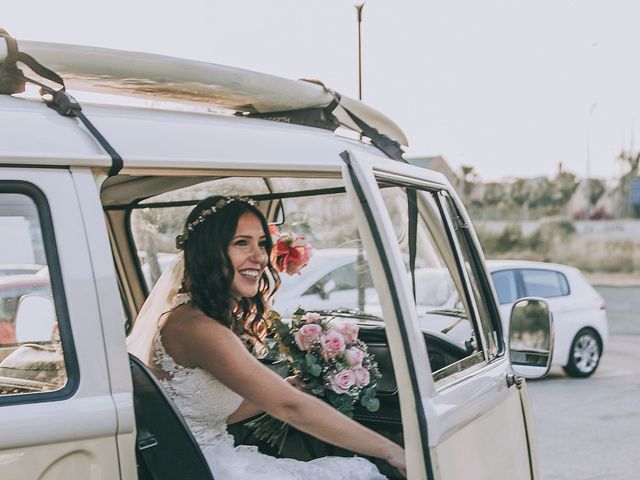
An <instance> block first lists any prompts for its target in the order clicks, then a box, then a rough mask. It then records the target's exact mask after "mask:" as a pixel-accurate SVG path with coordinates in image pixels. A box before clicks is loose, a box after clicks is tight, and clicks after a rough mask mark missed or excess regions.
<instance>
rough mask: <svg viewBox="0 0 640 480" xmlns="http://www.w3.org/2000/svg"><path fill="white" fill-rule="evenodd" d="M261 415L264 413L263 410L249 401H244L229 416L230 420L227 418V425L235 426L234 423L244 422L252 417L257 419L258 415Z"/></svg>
mask: <svg viewBox="0 0 640 480" xmlns="http://www.w3.org/2000/svg"><path fill="white" fill-rule="evenodd" d="M261 413H264V410H263V409H262V408H260V407H258V406H257V405H254V404H253V403H252V402H250V401H249V400H243V401H242V403H241V404H240V406H239V407H238V408H237V410H236V411H235V412H233V413H232V414H231V415H229V418H227V424H228V425H233V424H234V423H238V422H242V421H244V420H248V419H249V418H251V417H255V416H256V415H260V414H261Z"/></svg>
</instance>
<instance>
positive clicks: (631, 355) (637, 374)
mask: <svg viewBox="0 0 640 480" xmlns="http://www.w3.org/2000/svg"><path fill="white" fill-rule="evenodd" d="M636 311H637V310H636ZM528 385H529V394H530V397H531V400H532V403H533V409H534V417H535V423H536V434H537V438H538V460H539V466H540V474H541V478H542V480H596V479H598V480H600V479H615V480H638V479H640V336H635V335H627V336H623V335H612V336H611V337H610V341H609V348H608V351H607V352H606V354H605V355H604V356H603V358H602V362H601V364H600V367H599V368H598V370H597V371H596V373H595V374H594V375H593V377H591V378H588V379H573V378H568V377H566V376H565V375H564V372H563V371H562V369H553V370H552V371H551V373H550V374H549V376H547V377H546V378H544V379H542V380H536V381H529V382H528Z"/></svg>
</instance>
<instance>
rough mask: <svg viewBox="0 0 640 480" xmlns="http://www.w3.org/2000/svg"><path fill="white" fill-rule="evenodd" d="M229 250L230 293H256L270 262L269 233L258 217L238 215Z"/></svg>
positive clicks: (249, 294)
mask: <svg viewBox="0 0 640 480" xmlns="http://www.w3.org/2000/svg"><path fill="white" fill-rule="evenodd" d="M227 254H228V255H229V259H230V260H231V265H232V266H233V271H234V273H233V281H232V283H231V295H233V297H234V298H235V299H239V298H241V297H254V296H255V295H256V294H257V293H258V287H259V285H260V278H261V277H262V274H263V272H264V269H265V267H266V266H267V262H268V256H267V248H266V235H265V231H264V230H263V228H262V224H261V223H260V220H259V219H258V217H256V216H255V215H254V214H253V213H249V212H247V213H245V214H243V215H242V216H241V217H240V218H239V219H238V226H237V227H236V232H235V234H234V236H233V238H232V239H231V242H230V243H229V246H228V248H227Z"/></svg>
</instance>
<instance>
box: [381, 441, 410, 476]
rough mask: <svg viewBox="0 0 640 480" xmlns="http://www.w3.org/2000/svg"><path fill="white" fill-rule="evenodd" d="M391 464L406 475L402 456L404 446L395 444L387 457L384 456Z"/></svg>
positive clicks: (405, 465) (404, 461) (405, 464)
mask: <svg viewBox="0 0 640 480" xmlns="http://www.w3.org/2000/svg"><path fill="white" fill-rule="evenodd" d="M385 460H386V461H387V462H389V464H391V466H393V467H395V468H397V469H398V471H399V472H400V473H401V474H402V476H403V477H405V478H406V477H407V461H406V459H405V457H404V448H402V447H400V446H399V445H396V448H394V449H393V450H392V451H391V452H390V453H389V455H388V456H387V458H385Z"/></svg>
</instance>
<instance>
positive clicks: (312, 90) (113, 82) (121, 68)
mask: <svg viewBox="0 0 640 480" xmlns="http://www.w3.org/2000/svg"><path fill="white" fill-rule="evenodd" d="M18 46H19V49H20V50H21V51H24V52H26V53H28V54H29V55H31V56H33V57H34V58H35V59H36V60H38V61H39V62H40V63H41V64H43V65H45V66H47V67H48V68H50V69H51V70H53V71H55V72H56V73H58V74H59V75H60V76H61V77H62V78H64V80H65V83H66V85H67V87H68V88H69V89H71V90H73V89H76V90H80V91H89V92H98V93H107V94H115V95H124V96H133V97H139V98H146V99H152V98H153V99H155V100H168V101H185V102H195V103H198V104H205V105H210V106H212V107H216V108H223V109H229V110H233V111H236V112H242V113H249V114H255V113H258V114H269V113H281V112H288V111H296V110H304V109H311V108H324V107H326V106H328V105H330V104H331V102H333V101H334V96H333V94H332V93H331V92H330V91H328V90H327V89H325V88H323V87H322V86H321V85H318V84H315V83H311V82H307V81H302V80H291V79H286V78H282V77H277V76H274V75H269V74H265V73H259V72H253V71H249V70H244V69H241V68H236V67H229V66H224V65H217V64H214V63H207V62H200V61H195V60H187V59H181V58H176V57H169V56H164V55H156V54H150V53H139V52H129V51H122V50H111V49H106V48H98V47H87V46H80V45H68V44H59V43H46V42H34V41H22V40H21V41H19V42H18ZM0 57H2V54H1V53H0ZM0 60H1V58H0ZM340 105H341V106H344V107H345V108H347V109H349V110H350V111H351V112H352V113H354V114H355V115H357V116H358V117H359V118H360V119H362V120H363V121H364V122H365V123H367V124H368V125H369V126H371V127H373V128H375V129H376V130H378V131H379V132H380V133H381V134H383V135H386V136H387V137H389V138H390V139H391V140H394V141H396V142H398V143H399V144H400V145H405V146H406V145H408V140H407V138H406V136H405V134H404V132H403V131H402V129H401V128H400V127H399V126H398V125H397V124H396V123H395V122H394V121H393V120H391V119H390V118H389V117H387V116H386V115H384V114H383V113H381V112H379V111H377V110H375V109H374V108H372V107H369V106H368V105H366V104H364V103H362V102H360V101H358V100H354V99H351V98H349V97H345V96H341V99H340ZM341 106H338V107H337V108H336V109H335V110H334V111H333V112H332V113H333V115H334V116H335V117H336V118H337V119H338V121H339V122H340V123H341V124H342V125H344V126H345V127H347V128H351V129H352V130H355V131H360V128H359V127H358V126H357V125H356V124H355V123H354V121H353V120H352V119H351V118H350V117H349V115H348V114H347V113H346V111H345V110H344V109H343V108H341Z"/></svg>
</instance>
